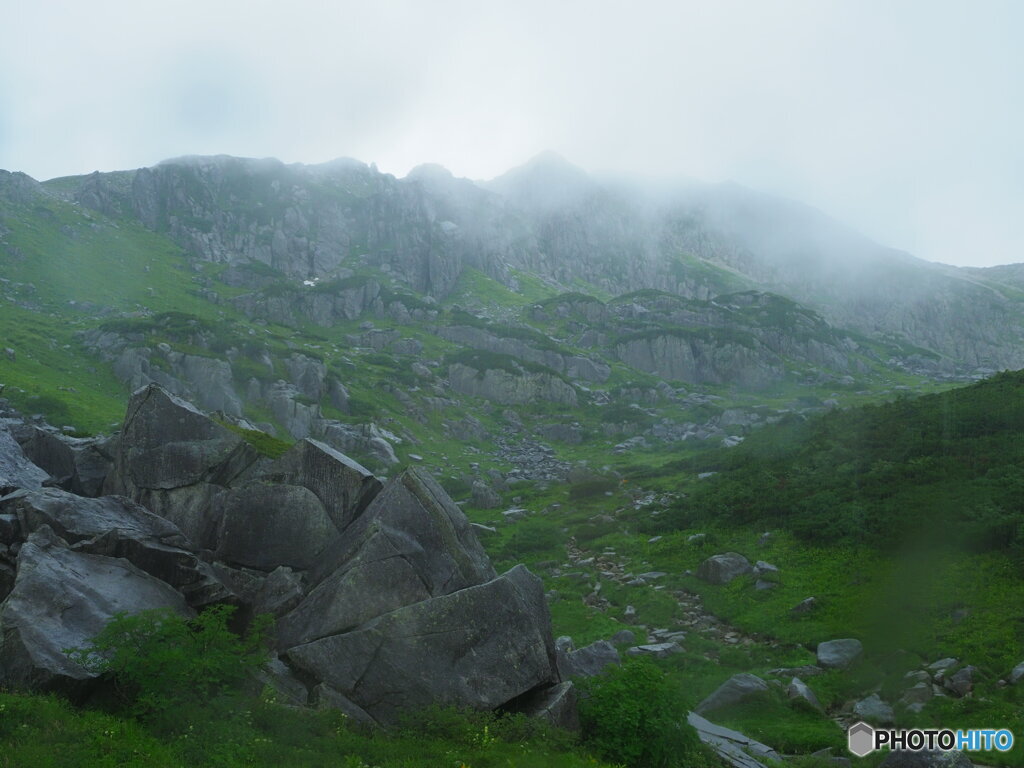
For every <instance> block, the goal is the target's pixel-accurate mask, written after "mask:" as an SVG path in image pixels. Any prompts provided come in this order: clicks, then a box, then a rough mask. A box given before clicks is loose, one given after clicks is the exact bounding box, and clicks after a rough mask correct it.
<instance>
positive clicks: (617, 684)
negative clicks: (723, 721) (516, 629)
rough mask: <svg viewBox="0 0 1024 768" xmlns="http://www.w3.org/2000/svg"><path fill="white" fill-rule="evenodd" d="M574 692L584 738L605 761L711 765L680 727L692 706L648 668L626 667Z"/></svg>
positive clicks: (660, 767) (639, 663)
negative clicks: (578, 693) (577, 693)
mask: <svg viewBox="0 0 1024 768" xmlns="http://www.w3.org/2000/svg"><path fill="white" fill-rule="evenodd" d="M580 686H581V690H582V693H583V698H582V700H581V705H580V721H581V724H582V726H583V735H584V738H585V739H587V740H588V741H589V742H590V743H591V744H592V745H593V747H594V749H595V750H596V751H597V752H598V753H599V754H600V755H602V756H603V757H605V758H606V759H608V760H613V761H615V762H618V763H625V764H627V765H631V766H645V767H647V766H649V767H650V768H672V767H673V766H680V767H682V766H686V767H687V768H691V767H693V768H695V767H697V766H702V765H708V766H710V765H713V764H714V761H713V760H712V759H711V758H710V757H709V756H708V754H706V753H705V751H704V747H703V746H702V745H701V743H700V740H699V739H698V738H697V733H696V731H694V730H693V728H692V727H690V726H689V725H687V724H686V714H687V711H688V709H689V707H690V706H692V704H691V703H690V702H685V701H684V700H683V698H682V696H681V695H680V693H679V691H678V689H677V688H675V686H673V685H672V684H671V682H670V681H669V680H668V679H667V678H666V677H665V675H664V674H663V673H662V672H661V670H659V669H658V667H657V666H655V665H654V664H653V663H651V662H649V661H647V660H631V661H627V662H626V663H625V664H624V665H622V666H617V667H612V668H610V669H609V670H608V671H607V672H606V673H605V674H604V675H602V676H600V677H596V678H590V679H587V680H583V681H582V682H581V683H580Z"/></svg>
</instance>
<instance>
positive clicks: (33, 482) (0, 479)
mask: <svg viewBox="0 0 1024 768" xmlns="http://www.w3.org/2000/svg"><path fill="white" fill-rule="evenodd" d="M48 477H49V475H48V474H47V473H46V471H45V470H43V469H41V468H39V467H37V466H36V465H35V464H33V463H32V462H31V461H29V459H28V457H26V456H25V452H24V451H23V450H22V449H21V446H20V445H18V443H17V441H15V439H14V438H13V437H11V434H10V432H8V431H7V430H6V429H4V428H3V427H0V494H3V493H6V492H8V491H12V490H14V489H15V488H41V487H42V485H43V482H44V481H45V480H46V479H47V478H48Z"/></svg>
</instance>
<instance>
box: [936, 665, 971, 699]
mask: <svg viewBox="0 0 1024 768" xmlns="http://www.w3.org/2000/svg"><path fill="white" fill-rule="evenodd" d="M977 674H978V668H977V667H974V666H970V665H968V666H966V667H964V668H963V669H958V670H957V671H956V672H954V673H953V674H952V675H949V676H948V677H946V678H945V680H943V682H942V684H943V686H944V687H945V688H946V690H947V691H952V692H953V693H954V694H955V695H957V696H966V695H967V694H968V693H970V692H971V690H973V688H974V679H975V677H977Z"/></svg>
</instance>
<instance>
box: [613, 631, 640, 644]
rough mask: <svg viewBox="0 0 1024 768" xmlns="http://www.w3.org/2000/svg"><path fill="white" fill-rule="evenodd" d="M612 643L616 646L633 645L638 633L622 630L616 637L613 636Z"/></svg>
mask: <svg viewBox="0 0 1024 768" xmlns="http://www.w3.org/2000/svg"><path fill="white" fill-rule="evenodd" d="M610 639H611V642H613V643H615V644H616V645H619V644H622V643H632V642H634V641H635V640H636V633H635V632H634V631H633V630H631V629H620V630H619V631H618V632H616V633H615V634H614V635H612V636H611V638H610Z"/></svg>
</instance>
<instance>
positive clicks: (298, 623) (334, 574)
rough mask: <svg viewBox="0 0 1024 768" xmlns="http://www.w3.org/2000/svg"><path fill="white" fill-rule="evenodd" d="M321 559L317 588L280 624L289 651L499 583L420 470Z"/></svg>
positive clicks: (459, 516) (400, 481)
mask: <svg viewBox="0 0 1024 768" xmlns="http://www.w3.org/2000/svg"><path fill="white" fill-rule="evenodd" d="M319 560H320V563H319V564H318V566H317V567H316V568H315V569H314V570H313V583H314V584H316V586H315V588H314V589H313V590H312V591H311V592H310V593H309V595H308V596H307V597H306V598H305V599H304V600H303V601H302V602H301V603H300V604H299V605H298V606H297V607H296V608H295V610H293V611H292V612H291V613H289V614H288V615H286V616H284V617H282V618H281V620H280V622H279V623H278V638H279V641H280V643H281V646H282V647H283V648H288V647H291V646H293V645H298V644H300V643H306V642H309V641H311V640H315V639H317V638H321V637H325V636H327V635H333V634H337V633H339V632H344V631H348V630H350V629H352V628H354V627H357V626H359V625H361V624H363V623H365V622H367V621H369V620H370V619H372V618H374V617H375V616H380V615H381V614H384V613H387V612H388V611H393V610H395V609H396V608H400V607H402V606H405V605H410V604H412V603H417V602H420V601H422V600H427V599H429V598H432V597H440V596H442V595H447V594H450V593H451V592H455V591H457V590H460V589H464V588H466V587H470V586H474V585H477V584H482V583H484V582H487V581H490V580H491V579H493V578H494V577H495V573H494V568H493V567H492V566H491V564H490V561H489V560H488V558H487V554H486V553H485V552H484V550H483V547H481V546H480V542H479V541H478V540H477V538H476V534H475V533H473V529H472V527H471V526H470V524H469V521H468V520H467V519H466V516H465V515H464V514H463V513H462V510H460V509H459V508H458V507H457V506H456V505H455V504H454V502H452V500H451V498H449V496H448V494H446V493H445V491H444V489H443V488H441V486H439V485H438V484H437V482H436V481H435V480H434V479H433V478H432V477H430V475H429V474H428V473H426V472H424V471H422V470H417V469H408V470H406V471H405V472H403V473H402V474H401V475H399V476H398V477H396V478H394V479H393V480H391V481H389V482H388V483H387V485H385V486H384V489H383V490H382V491H381V492H380V493H379V494H378V495H377V496H376V497H375V498H374V500H373V501H372V502H371V503H370V506H368V507H367V508H366V511H365V512H363V514H362V515H360V516H359V518H357V519H356V521H355V522H354V523H352V525H350V526H349V527H348V528H347V529H346V531H345V533H344V535H343V536H341V537H339V538H338V539H337V540H336V541H335V543H334V544H333V545H332V546H331V548H330V549H329V550H327V551H325V552H324V554H323V556H322V557H320V558H319Z"/></svg>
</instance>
